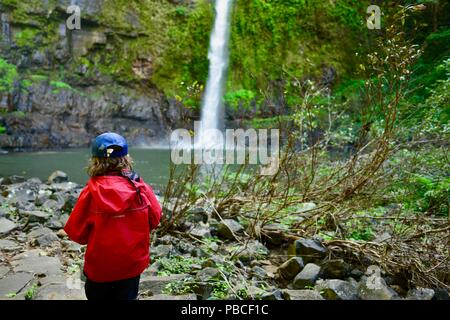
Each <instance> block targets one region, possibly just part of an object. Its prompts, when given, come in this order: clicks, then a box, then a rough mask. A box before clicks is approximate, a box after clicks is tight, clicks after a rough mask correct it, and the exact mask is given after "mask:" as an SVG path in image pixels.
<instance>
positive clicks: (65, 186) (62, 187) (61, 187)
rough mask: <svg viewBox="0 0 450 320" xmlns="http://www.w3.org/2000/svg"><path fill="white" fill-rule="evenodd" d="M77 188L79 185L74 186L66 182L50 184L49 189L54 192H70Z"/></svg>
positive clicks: (74, 184) (73, 183)
mask: <svg viewBox="0 0 450 320" xmlns="http://www.w3.org/2000/svg"><path fill="white" fill-rule="evenodd" d="M78 187H79V185H78V184H76V183H75V182H71V181H66V182H58V183H56V182H55V183H52V184H51V185H50V187H49V188H50V190H52V191H54V192H70V191H73V190H75V189H76V188H78Z"/></svg>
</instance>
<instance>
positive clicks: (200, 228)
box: [189, 222, 211, 239]
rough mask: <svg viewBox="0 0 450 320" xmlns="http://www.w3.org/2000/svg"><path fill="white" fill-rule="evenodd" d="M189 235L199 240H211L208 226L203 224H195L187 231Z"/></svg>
mask: <svg viewBox="0 0 450 320" xmlns="http://www.w3.org/2000/svg"><path fill="white" fill-rule="evenodd" d="M189 234H190V235H191V236H193V237H196V238H199V239H202V238H211V232H210V229H209V225H208V224H206V223H203V222H200V223H198V224H195V225H194V227H193V228H192V229H191V230H190V231H189Z"/></svg>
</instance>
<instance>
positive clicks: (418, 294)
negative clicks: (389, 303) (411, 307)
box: [406, 288, 434, 300]
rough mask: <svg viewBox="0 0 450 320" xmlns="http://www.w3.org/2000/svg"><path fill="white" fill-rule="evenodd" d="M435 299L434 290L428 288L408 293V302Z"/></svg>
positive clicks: (416, 289)
mask: <svg viewBox="0 0 450 320" xmlns="http://www.w3.org/2000/svg"><path fill="white" fill-rule="evenodd" d="M433 297H434V290H433V289H428V288H415V289H412V290H409V291H408V294H407V295H406V299H407V300H432V299H433Z"/></svg>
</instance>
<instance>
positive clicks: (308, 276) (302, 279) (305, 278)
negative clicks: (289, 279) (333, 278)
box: [293, 263, 320, 289]
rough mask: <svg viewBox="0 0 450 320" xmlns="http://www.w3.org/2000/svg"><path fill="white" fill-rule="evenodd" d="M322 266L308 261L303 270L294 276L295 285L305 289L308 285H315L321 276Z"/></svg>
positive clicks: (296, 287) (297, 287)
mask: <svg viewBox="0 0 450 320" xmlns="http://www.w3.org/2000/svg"><path fill="white" fill-rule="evenodd" d="M319 274H320V267H319V266H318V265H316V264H314V263H308V264H307V265H306V266H305V267H304V268H303V270H302V271H301V272H300V273H299V274H297V275H296V276H295V278H294V282H293V286H294V288H295V289H303V288H305V287H307V286H311V287H312V286H314V284H315V282H316V280H317V279H318V278H319Z"/></svg>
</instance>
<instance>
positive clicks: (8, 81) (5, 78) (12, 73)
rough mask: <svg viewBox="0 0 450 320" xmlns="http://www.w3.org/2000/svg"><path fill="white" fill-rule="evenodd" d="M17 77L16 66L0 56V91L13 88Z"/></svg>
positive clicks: (9, 90)
mask: <svg viewBox="0 0 450 320" xmlns="http://www.w3.org/2000/svg"><path fill="white" fill-rule="evenodd" d="M17 79H18V74H17V68H16V66H15V65H13V64H10V63H8V62H7V61H6V60H4V59H2V58H0V93H1V92H11V91H12V90H13V86H14V81H16V80H17Z"/></svg>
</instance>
